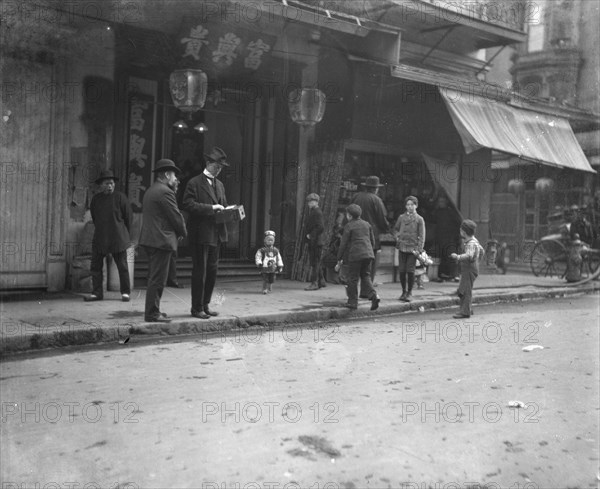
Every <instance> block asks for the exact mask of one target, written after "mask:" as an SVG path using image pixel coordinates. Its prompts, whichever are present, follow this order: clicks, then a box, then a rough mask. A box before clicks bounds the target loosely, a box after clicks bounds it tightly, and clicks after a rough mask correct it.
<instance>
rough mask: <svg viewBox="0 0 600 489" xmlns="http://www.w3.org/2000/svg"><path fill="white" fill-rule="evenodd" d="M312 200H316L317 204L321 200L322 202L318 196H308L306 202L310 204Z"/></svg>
mask: <svg viewBox="0 0 600 489" xmlns="http://www.w3.org/2000/svg"><path fill="white" fill-rule="evenodd" d="M311 200H314V201H315V202H319V200H321V197H319V195H318V194H314V193H313V194H308V195H307V196H306V202H309V201H311Z"/></svg>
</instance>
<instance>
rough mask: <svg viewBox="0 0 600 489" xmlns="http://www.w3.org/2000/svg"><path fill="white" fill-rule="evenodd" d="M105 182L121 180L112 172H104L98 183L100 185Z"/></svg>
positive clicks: (101, 173)
mask: <svg viewBox="0 0 600 489" xmlns="http://www.w3.org/2000/svg"><path fill="white" fill-rule="evenodd" d="M104 180H114V181H115V182H116V181H117V180H119V179H118V178H117V177H115V175H114V173H113V172H112V170H102V171H101V172H100V176H99V177H98V178H96V183H97V184H98V185H100V184H101V183H102V182H103V181H104Z"/></svg>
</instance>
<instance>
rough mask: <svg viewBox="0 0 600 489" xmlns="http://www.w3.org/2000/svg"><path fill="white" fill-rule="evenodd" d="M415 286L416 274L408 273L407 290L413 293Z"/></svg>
mask: <svg viewBox="0 0 600 489" xmlns="http://www.w3.org/2000/svg"><path fill="white" fill-rule="evenodd" d="M414 284H415V274H414V272H408V273H407V274H406V288H407V291H408V292H409V293H410V292H412V289H413V285H414Z"/></svg>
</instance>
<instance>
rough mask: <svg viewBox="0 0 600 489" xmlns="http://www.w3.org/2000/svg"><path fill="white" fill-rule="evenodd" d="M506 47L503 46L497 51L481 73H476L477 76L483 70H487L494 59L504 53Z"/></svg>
mask: <svg viewBox="0 0 600 489" xmlns="http://www.w3.org/2000/svg"><path fill="white" fill-rule="evenodd" d="M505 47H506V46H502V47H501V48H500V49H498V51H496V53H495V54H494V56H492V57H491V58H490V59H488V60H487V61H486V63H485V64H484V65H483V66H482V67H481V68H480V69H479V71H478V72H477V73H475V76H477V75H479V73H481V72H482V71H483V70H485V69H486V68H487V67H488V66H489V65H490V64H491V63H492V61H494V59H496V56H498V55H499V54H500V53H501V52H502V51H504V48H505Z"/></svg>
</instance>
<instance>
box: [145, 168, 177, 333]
mask: <svg viewBox="0 0 600 489" xmlns="http://www.w3.org/2000/svg"><path fill="white" fill-rule="evenodd" d="M153 171H154V173H155V174H156V180H155V181H154V184H153V185H152V186H151V187H150V188H149V189H148V190H147V191H146V193H145V194H144V201H143V203H142V230H141V233H140V246H143V247H144V250H145V251H146V254H147V255H148V289H147V291H146V306H145V309H144V320H145V321H148V322H153V323H162V322H164V323H167V322H169V321H170V320H169V319H167V318H166V315H165V314H164V313H161V312H160V299H161V297H162V293H163V290H164V288H165V285H166V283H167V275H168V272H169V262H170V260H171V255H172V254H173V253H174V252H175V251H176V250H177V242H178V240H179V239H182V238H185V237H186V236H187V231H186V228H185V220H184V219H183V216H182V214H181V212H179V208H178V207H177V200H176V199H175V191H174V188H175V186H176V184H175V182H176V180H177V176H176V173H177V172H179V168H177V167H176V166H175V163H173V162H172V161H171V160H166V159H163V160H159V161H158V162H157V163H156V165H155V167H154V170H153Z"/></svg>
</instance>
